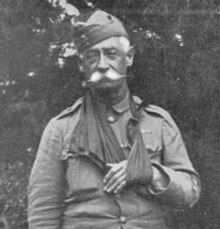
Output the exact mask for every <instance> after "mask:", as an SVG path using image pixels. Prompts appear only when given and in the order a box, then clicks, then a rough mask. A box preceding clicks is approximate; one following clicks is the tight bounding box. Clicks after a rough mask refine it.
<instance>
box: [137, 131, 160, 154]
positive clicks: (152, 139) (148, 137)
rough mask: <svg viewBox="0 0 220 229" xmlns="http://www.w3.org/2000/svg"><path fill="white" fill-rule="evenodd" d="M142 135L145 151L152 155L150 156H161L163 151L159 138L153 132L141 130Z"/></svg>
mask: <svg viewBox="0 0 220 229" xmlns="http://www.w3.org/2000/svg"><path fill="white" fill-rule="evenodd" d="M141 134H142V137H143V141H144V145H145V149H146V151H147V152H148V153H149V154H150V156H151V157H154V156H159V155H160V154H161V150H162V146H161V143H160V139H159V137H158V136H157V135H156V134H155V133H153V131H151V130H144V129H141Z"/></svg>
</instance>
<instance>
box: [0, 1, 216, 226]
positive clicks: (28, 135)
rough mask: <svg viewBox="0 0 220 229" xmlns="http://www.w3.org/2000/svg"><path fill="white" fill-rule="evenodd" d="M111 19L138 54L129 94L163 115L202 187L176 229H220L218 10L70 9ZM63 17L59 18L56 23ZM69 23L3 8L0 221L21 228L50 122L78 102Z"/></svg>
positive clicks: (37, 6)
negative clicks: (179, 134)
mask: <svg viewBox="0 0 220 229" xmlns="http://www.w3.org/2000/svg"><path fill="white" fill-rule="evenodd" d="M69 3H72V4H73V5H74V6H76V7H77V8H78V9H79V10H80V11H84V10H87V9H88V8H92V7H94V6H97V7H100V8H101V9H104V10H107V11H109V12H111V13H113V14H114V15H116V16H118V17H119V18H120V19H121V20H122V21H123V22H124V23H125V25H126V28H127V30H128V32H129V34H130V36H131V39H132V43H133V45H134V46H135V47H136V55H135V62H134V65H133V66H132V68H131V69H130V70H129V76H130V77H129V79H128V80H129V85H130V89H131V90H132V92H133V93H135V94H137V95H138V96H140V97H141V98H142V99H146V100H147V101H148V102H149V103H154V104H157V105H159V106H161V107H163V108H165V109H166V110H168V111H169V112H170V113H171V114H172V116H173V117H174V119H175V120H176V122H177V123H178V125H179V127H180V129H181V131H182V134H183V137H184V139H185V142H186V146H187V148H188V151H189V155H190V158H191V159H192V162H193V164H194V166H195V168H196V169H197V171H198V172H199V174H200V176H201V181H202V194H201V199H200V201H199V203H198V204H197V205H196V206H195V207H194V209H192V210H185V211H176V210H174V209H173V210H172V212H173V213H174V215H175V217H174V225H175V227H174V228H175V229H219V228H220V195H219V194H220V193H219V192H220V179H219V178H220V157H219V154H220V141H219V138H220V1H219V0H209V1H207V0H191V1H190V0H176V1H173V0H160V1H158V0H133V1H132V0H111V1H110V0H107V1H103V0H94V1H87V0H72V1H69ZM62 15H63V17H62ZM71 34H72V33H71V26H70V17H68V16H67V15H66V16H65V15H64V14H63V9H62V8H60V7H52V5H51V4H49V3H48V2H47V1H46V0H0V216H2V217H3V218H2V219H6V220H7V221H8V222H9V224H10V227H11V228H14V229H25V228H26V227H27V222H26V213H27V209H26V207H27V184H28V177H29V173H30V168H31V166H32V163H33V160H34V158H35V155H36V151H37V146H38V143H39V140H40V136H41V134H42V131H43V129H44V127H45V125H46V123H47V122H48V120H49V119H50V118H51V117H52V116H54V115H56V114H58V113H59V112H61V111H62V110H63V109H64V108H65V107H67V106H70V105H71V104H72V103H73V102H74V101H75V100H76V99H77V98H78V97H79V96H81V95H82V94H83V90H82V88H81V81H82V78H81V74H80V73H79V71H78V67H77V60H76V57H74V56H69V57H67V56H66V55H65V47H66V46H65V45H64V44H66V43H68V42H70V41H71ZM0 228H1V222H0Z"/></svg>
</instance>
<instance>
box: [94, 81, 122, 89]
mask: <svg viewBox="0 0 220 229" xmlns="http://www.w3.org/2000/svg"><path fill="white" fill-rule="evenodd" d="M121 85H122V83H121V82H119V81H109V82H100V83H98V84H96V85H94V89H96V90H100V91H112V90H115V89H118V88H119V87H120V86H121Z"/></svg>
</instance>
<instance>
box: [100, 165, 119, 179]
mask: <svg viewBox="0 0 220 229" xmlns="http://www.w3.org/2000/svg"><path fill="white" fill-rule="evenodd" d="M108 167H110V170H109V171H108V173H107V174H106V175H105V177H104V180H103V183H104V184H107V183H108V182H109V181H110V180H111V179H112V178H113V176H114V175H115V174H116V173H118V172H119V171H120V170H121V169H122V168H121V167H120V166H118V165H117V164H108Z"/></svg>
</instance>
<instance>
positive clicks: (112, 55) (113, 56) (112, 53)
mask: <svg viewBox="0 0 220 229" xmlns="http://www.w3.org/2000/svg"><path fill="white" fill-rule="evenodd" d="M105 55H106V56H108V58H109V59H112V60H114V59H116V58H117V57H118V52H117V50H116V49H109V50H106V52H105Z"/></svg>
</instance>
